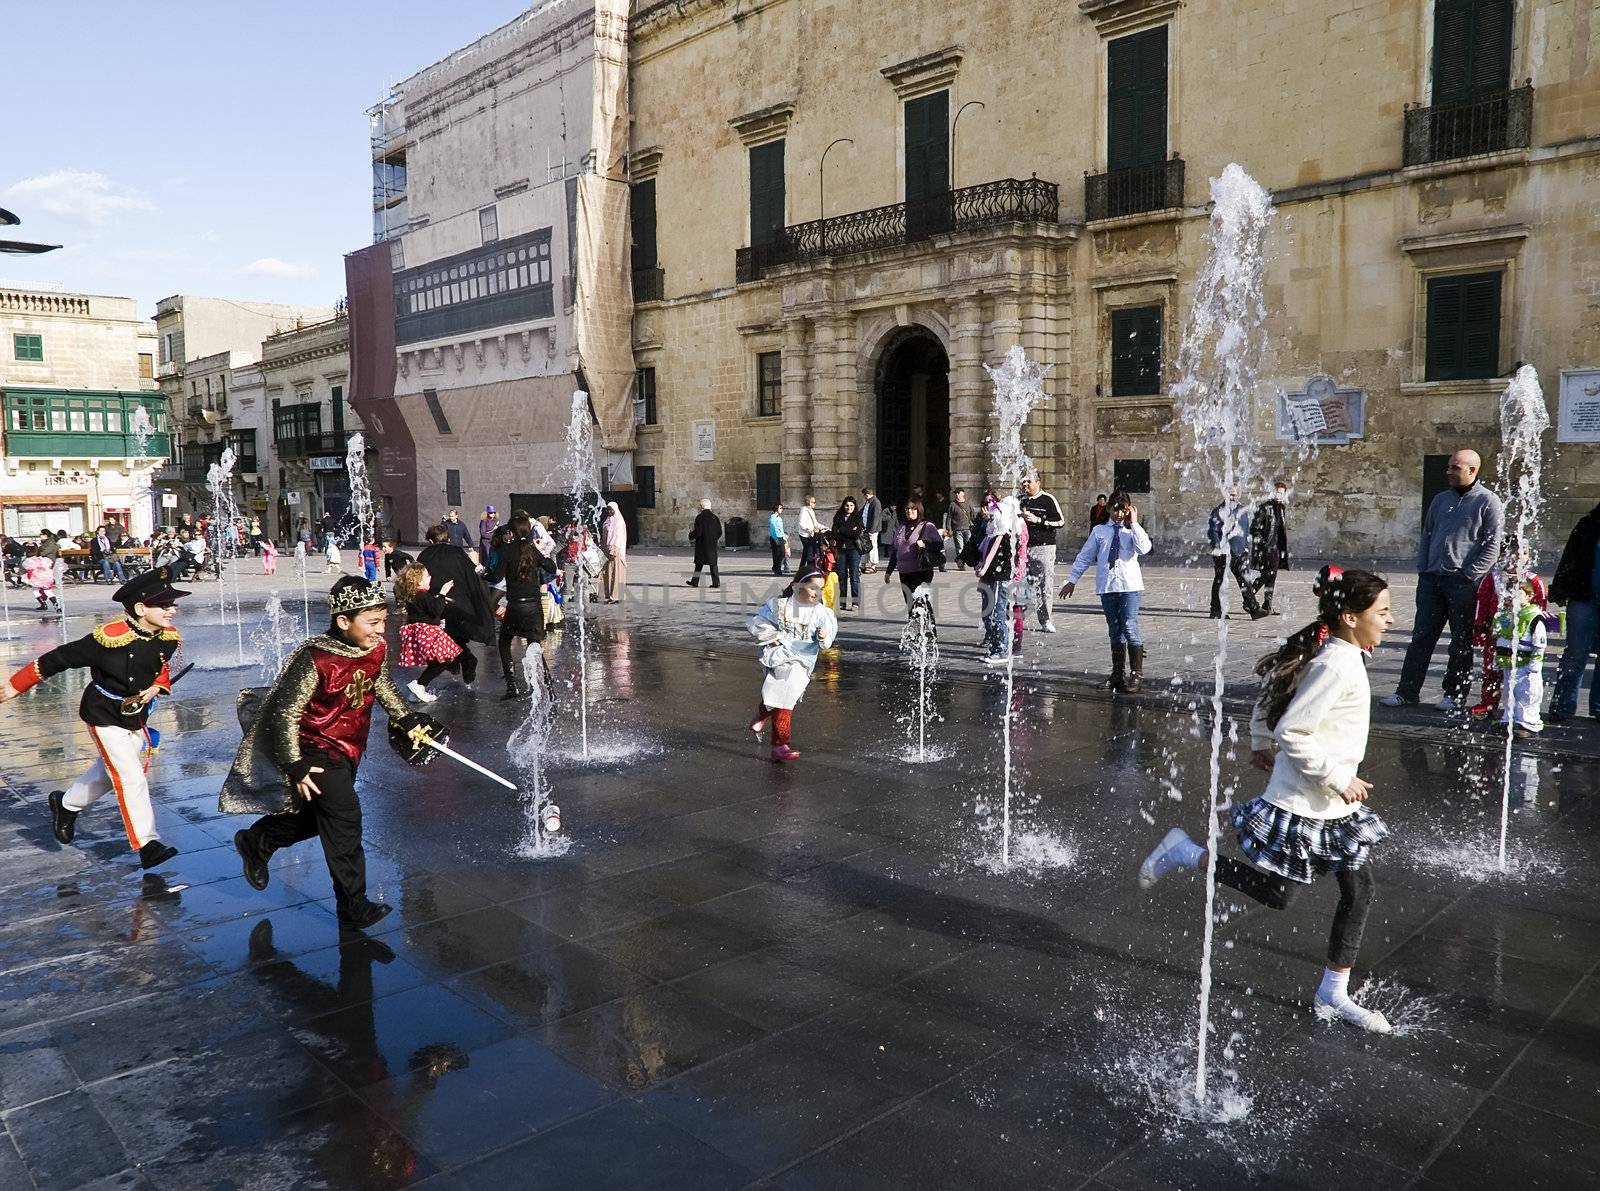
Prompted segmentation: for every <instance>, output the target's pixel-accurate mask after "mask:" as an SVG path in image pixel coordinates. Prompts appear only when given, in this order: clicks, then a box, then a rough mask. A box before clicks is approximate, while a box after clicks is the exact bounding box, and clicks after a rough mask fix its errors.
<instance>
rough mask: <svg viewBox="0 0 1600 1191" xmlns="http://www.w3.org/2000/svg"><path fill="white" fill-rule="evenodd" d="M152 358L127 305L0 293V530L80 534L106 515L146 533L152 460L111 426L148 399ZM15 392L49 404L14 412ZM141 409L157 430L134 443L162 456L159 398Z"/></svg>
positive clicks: (144, 328) (142, 328)
mask: <svg viewBox="0 0 1600 1191" xmlns="http://www.w3.org/2000/svg"><path fill="white" fill-rule="evenodd" d="M153 350H154V348H153V339H152V337H151V334H150V328H149V324H148V323H147V322H146V320H143V319H141V318H139V317H138V311H137V307H136V304H135V302H134V300H133V299H132V298H117V297H107V296H105V295H101V294H69V293H54V292H46V291H38V290H18V289H3V288H0V393H3V394H5V395H6V398H7V401H6V419H5V425H4V431H3V433H4V440H3V441H4V451H3V467H0V530H3V532H5V533H7V534H18V535H21V536H32V535H33V534H34V533H36V532H37V531H38V530H39V529H41V528H44V527H46V526H48V527H49V528H50V529H65V530H68V531H70V532H72V533H79V532H82V531H83V530H84V529H86V528H87V529H93V528H94V527H95V526H96V525H98V524H99V523H100V522H102V521H105V520H107V519H114V520H117V521H120V522H122V523H123V524H124V525H125V526H126V527H127V528H128V530H129V531H130V532H131V533H133V534H134V535H135V536H137V537H141V538H143V537H145V536H147V535H148V534H149V533H150V527H151V524H152V501H153V499H154V497H153V492H152V487H151V485H152V476H153V475H154V473H155V470H156V467H157V464H158V463H159V460H158V459H154V458H152V457H150V456H149V455H143V454H141V453H140V449H139V446H138V440H137V438H136V436H134V435H132V434H131V433H130V429H129V427H127V426H125V425H123V424H122V423H123V420H124V419H126V418H127V417H128V415H129V412H130V411H131V410H132V409H134V408H135V407H136V406H137V405H139V404H146V403H145V402H144V401H143V398H144V396H145V395H147V394H148V395H149V396H151V397H155V396H156V382H155V380H154V377H153V361H152V359H151V353H152V351H153ZM24 396H28V397H37V398H42V399H45V400H48V401H49V402H51V403H52V405H51V408H49V409H48V410H46V409H44V408H43V407H41V408H40V409H39V413H38V415H37V416H38V418H39V421H38V422H35V421H34V420H33V418H34V415H33V414H32V413H30V414H28V415H26V416H23V415H22V414H21V411H20V410H18V409H16V408H14V407H13V402H12V400H11V399H12V398H22V397H24ZM146 410H147V413H148V414H150V416H151V418H152V422H151V429H152V431H155V432H156V433H154V434H153V435H152V437H151V438H150V439H149V440H147V441H146V443H145V447H146V449H147V450H150V451H151V452H152V453H156V451H157V448H158V447H159V448H160V452H161V453H164V451H165V446H164V444H165V443H166V442H167V441H168V440H167V438H166V436H165V431H166V426H165V424H164V423H165V416H164V414H162V412H161V409H160V404H159V402H151V403H148V404H146ZM91 411H92V413H91ZM108 411H109V412H108ZM112 417H115V418H116V419H117V421H116V423H115V425H116V426H117V429H116V430H112V429H111V425H112V423H110V422H109V421H108V419H110V418H112ZM91 418H92V419H93V420H91ZM19 419H21V420H19ZM24 421H25V422H26V425H23V422H24Z"/></svg>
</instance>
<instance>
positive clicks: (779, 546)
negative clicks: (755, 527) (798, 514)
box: [768, 538, 789, 575]
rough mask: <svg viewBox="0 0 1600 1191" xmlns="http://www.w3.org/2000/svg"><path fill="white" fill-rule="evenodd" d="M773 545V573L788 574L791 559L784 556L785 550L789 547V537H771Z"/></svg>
mask: <svg viewBox="0 0 1600 1191" xmlns="http://www.w3.org/2000/svg"><path fill="white" fill-rule="evenodd" d="M768 543H769V544H770V545H771V546H772V573H773V574H774V575H783V574H786V573H787V572H788V570H789V560H788V559H786V558H784V556H783V552H784V551H785V550H786V549H788V547H789V540H788V539H787V538H769V539H768Z"/></svg>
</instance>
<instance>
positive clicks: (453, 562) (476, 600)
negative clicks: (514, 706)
mask: <svg viewBox="0 0 1600 1191" xmlns="http://www.w3.org/2000/svg"><path fill="white" fill-rule="evenodd" d="M447 538H448V532H447V531H446V529H445V527H444V526H442V525H435V526H432V527H430V528H429V530H428V544H427V545H426V546H424V547H423V548H422V552H421V553H420V554H418V555H417V561H418V562H420V563H421V564H422V565H423V566H425V567H427V568H428V578H429V586H430V587H431V588H432V589H433V590H434V591H442V590H443V589H444V585H445V584H446V583H450V582H454V583H455V586H454V587H453V588H451V590H450V604H449V606H448V607H447V608H446V609H445V614H444V631H445V632H446V633H447V634H448V635H449V637H450V640H452V641H454V642H455V643H456V644H457V645H459V646H461V657H460V659H458V660H459V661H460V664H461V681H462V682H464V683H466V684H467V685H468V686H471V685H472V683H473V681H474V680H475V679H476V678H477V677H478V659H477V656H476V655H475V654H474V653H473V652H472V649H471V643H472V642H474V641H476V642H478V643H479V644H480V645H493V644H494V640H495V619H494V605H493V604H492V603H490V601H489V591H488V589H487V588H486V587H485V586H484V584H483V580H482V579H481V578H480V577H479V576H478V568H477V567H476V566H474V565H473V562H472V559H471V558H469V557H468V556H467V552H466V551H465V550H463V549H462V548H461V547H460V546H452V545H451V544H450V543H449V541H448V540H447Z"/></svg>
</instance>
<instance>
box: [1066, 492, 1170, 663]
mask: <svg viewBox="0 0 1600 1191" xmlns="http://www.w3.org/2000/svg"><path fill="white" fill-rule="evenodd" d="M1106 512H1107V514H1108V520H1106V521H1104V522H1103V523H1101V524H1100V525H1097V526H1095V527H1094V528H1093V529H1091V530H1090V531H1089V537H1088V540H1087V541H1085V542H1084V543H1083V549H1082V550H1079V551H1078V557H1077V560H1076V561H1074V562H1073V564H1072V574H1071V575H1070V576H1069V577H1068V578H1067V582H1066V583H1065V584H1064V585H1063V586H1062V588H1061V595H1062V598H1063V599H1071V598H1072V593H1073V592H1074V591H1076V590H1077V587H1078V580H1079V579H1081V578H1083V573H1084V572H1085V571H1087V570H1088V569H1089V568H1090V567H1091V566H1092V567H1094V590H1095V593H1096V594H1097V595H1098V596H1099V597H1100V607H1101V608H1102V609H1103V610H1104V611H1105V614H1106V627H1107V629H1108V630H1109V631H1110V634H1111V680H1110V681H1109V682H1108V683H1107V684H1106V685H1107V686H1109V687H1110V688H1111V689H1112V690H1114V691H1129V692H1132V691H1137V690H1138V689H1139V688H1140V687H1142V686H1143V685H1144V638H1142V637H1141V636H1140V635H1139V601H1140V599H1141V598H1142V597H1143V595H1144V572H1143V571H1141V570H1140V569H1139V555H1141V554H1149V553H1150V535H1149V534H1147V533H1145V531H1144V526H1142V525H1140V524H1139V510H1138V509H1136V508H1134V507H1133V500H1132V498H1131V497H1129V496H1128V494H1127V493H1126V492H1113V493H1112V494H1111V503H1110V504H1109V505H1107V506H1106Z"/></svg>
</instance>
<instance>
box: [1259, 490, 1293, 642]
mask: <svg viewBox="0 0 1600 1191" xmlns="http://www.w3.org/2000/svg"><path fill="white" fill-rule="evenodd" d="M1288 500H1289V486H1288V485H1287V484H1285V483H1284V482H1283V481H1282V480H1279V481H1278V483H1277V485H1276V486H1275V487H1274V488H1273V490H1272V499H1270V500H1264V501H1262V502H1261V503H1260V504H1259V505H1257V506H1256V511H1255V516H1253V517H1251V518H1250V569H1251V570H1252V571H1254V572H1255V575H1256V579H1255V583H1254V584H1253V585H1252V591H1251V594H1253V595H1254V596H1255V597H1256V601H1257V602H1258V603H1259V604H1260V605H1261V610H1262V611H1263V612H1271V611H1272V592H1273V589H1274V588H1276V587H1277V585H1278V570H1279V568H1280V567H1281V568H1282V569H1284V570H1288V568H1289V507H1288ZM1263 591H1265V592H1266V593H1267V594H1266V597H1265V598H1262V595H1261V593H1262V592H1263Z"/></svg>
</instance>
